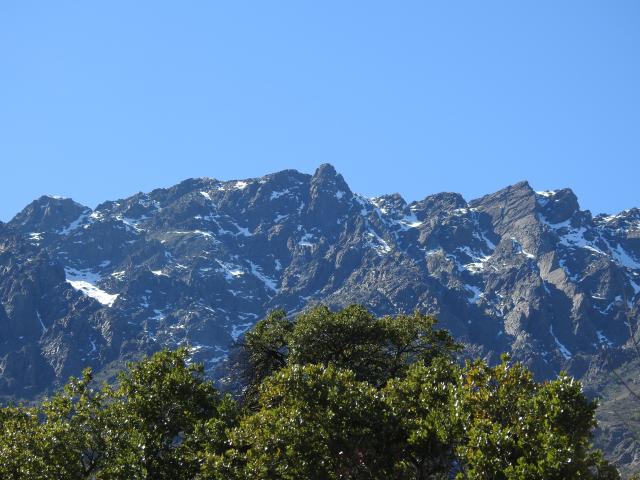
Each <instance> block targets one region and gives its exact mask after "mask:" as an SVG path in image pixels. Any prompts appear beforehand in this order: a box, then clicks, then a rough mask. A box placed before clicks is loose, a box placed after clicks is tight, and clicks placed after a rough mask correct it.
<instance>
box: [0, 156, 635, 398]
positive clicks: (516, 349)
mask: <svg viewBox="0 0 640 480" xmlns="http://www.w3.org/2000/svg"><path fill="white" fill-rule="evenodd" d="M639 293H640V211H639V210H637V209H633V210H629V211H625V212H622V213H619V214H618V215H614V216H605V215H600V216H596V217H592V215H591V213H590V212H588V211H582V210H580V208H579V205H578V200H577V198H576V196H575V195H574V193H573V192H572V191H571V190H569V189H563V190H557V191H545V192H535V191H533V190H532V189H531V187H530V186H529V185H528V184H527V183H526V182H521V183H518V184H516V185H512V186H510V187H507V188H505V189H503V190H500V191H499V192H496V193H493V194H490V195H487V196H485V197H482V198H480V199H477V200H472V201H469V202H467V201H466V200H465V199H464V198H463V197H462V196H461V195H459V194H456V193H439V194H435V195H430V196H428V197H426V198H424V199H423V200H420V201H416V202H412V203H407V202H406V201H405V200H404V199H403V198H402V197H401V196H400V195H398V194H392V195H385V196H381V197H377V198H365V197H363V196H360V195H358V194H356V193H353V192H352V191H351V189H350V188H349V186H348V185H347V184H346V182H345V181H344V179H343V177H342V176H341V175H340V174H339V173H337V172H336V171H335V169H334V168H333V167H332V166H330V165H322V166H320V167H319V168H318V170H317V171H316V172H315V174H314V175H306V174H302V173H299V172H297V171H294V170H287V171H283V172H278V173H275V174H272V175H267V176H265V177H262V178H254V179H246V180H234V181H218V180H215V179H212V178H200V179H189V180H186V181H184V182H182V183H180V184H178V185H176V186H174V187H171V188H166V189H157V190H154V191H152V192H149V193H139V194H137V195H134V196H132V197H130V198H126V199H122V200H117V201H109V202H105V203H103V204H101V205H99V206H98V207H96V208H95V209H93V210H92V209H90V208H88V207H85V206H82V205H79V204H78V203H76V202H74V201H73V200H70V199H61V198H56V197H41V198H40V199H38V200H36V201H34V202H33V203H31V204H30V205H29V206H27V207H26V208H25V209H24V210H23V211H22V212H20V213H19V214H18V215H17V216H16V217H15V218H14V219H13V220H12V221H11V222H9V223H8V224H2V225H0V302H1V304H0V395H3V396H5V397H6V396H11V395H13V396H16V397H22V398H33V397H35V396H36V395H38V394H39V393H41V392H42V391H44V390H46V389H49V388H53V387H55V386H57V385H59V384H60V382H64V381H65V380H66V378H67V377H68V376H69V375H71V374H78V373H79V372H80V371H81V369H82V368H83V367H85V366H93V367H94V368H95V369H96V370H98V371H100V369H102V368H103V367H105V366H108V365H110V364H111V363H112V362H117V361H119V360H122V359H126V358H135V357H136V356H137V355H139V354H143V353H147V352H151V351H154V350H157V349H158V348H162V347H164V346H169V347H175V346H178V345H183V344H189V345H191V347H192V348H193V350H194V353H195V358H196V359H197V360H199V361H202V362H204V363H205V366H206V368H207V369H208V371H210V372H212V373H215V371H216V367H217V366H218V365H219V364H220V362H221V360H223V359H224V358H225V357H226V355H227V353H228V352H229V349H230V347H231V346H232V345H233V344H234V342H235V341H236V340H237V339H238V338H239V337H240V336H241V335H242V333H243V332H244V331H245V330H246V329H248V328H249V327H251V325H253V324H254V323H255V322H256V321H257V320H258V319H260V318H262V317H263V316H264V315H265V314H266V313H267V312H268V311H270V310H272V309H275V308H284V309H285V310H286V311H287V312H289V313H295V312H297V311H300V310H302V309H303V308H305V306H307V305H309V304H314V303H320V302H321V303H325V304H328V305H329V306H331V307H335V308H338V307H341V306H345V305H348V304H351V303H362V304H364V305H366V306H367V307H368V308H370V309H371V310H373V311H374V312H375V313H376V314H380V315H382V314H392V313H398V312H409V311H413V310H415V309H418V310H421V311H423V312H427V313H433V314H436V315H437V316H438V317H439V319H440V322H441V324H442V326H444V327H446V328H448V329H450V330H451V331H452V332H453V333H454V335H455V336H456V338H458V339H459V340H460V341H462V342H464V343H466V344H467V346H468V349H467V351H468V352H469V354H470V355H481V356H483V357H485V358H487V359H489V360H490V361H494V360H496V359H497V358H498V356H499V354H500V353H502V352H511V353H512V355H513V356H514V357H515V358H516V359H519V360H522V361H524V362H525V363H526V364H527V365H528V366H529V367H530V368H532V369H533V370H534V372H535V373H536V375H538V376H539V377H547V378H548V377H551V376H553V375H555V374H556V373H557V372H558V371H559V370H560V369H568V370H569V371H570V372H572V373H574V374H576V375H578V376H581V375H583V374H584V373H585V372H586V371H587V370H589V369H593V368H594V366H597V365H599V364H600V363H602V358H603V356H604V355H605V354H606V355H608V356H609V357H611V356H614V357H615V355H617V354H618V353H617V352H620V351H621V347H622V346H623V345H625V343H627V342H628V340H629V327H628V326H627V324H626V314H631V317H632V318H637V312H638V302H639V299H640V295H638V294H639Z"/></svg>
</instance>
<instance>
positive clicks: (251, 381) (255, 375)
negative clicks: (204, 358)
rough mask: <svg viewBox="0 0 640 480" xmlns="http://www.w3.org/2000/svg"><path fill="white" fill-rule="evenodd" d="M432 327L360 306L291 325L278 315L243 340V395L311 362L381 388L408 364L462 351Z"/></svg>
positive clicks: (321, 312) (311, 315) (311, 313)
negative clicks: (349, 373) (286, 368)
mask: <svg viewBox="0 0 640 480" xmlns="http://www.w3.org/2000/svg"><path fill="white" fill-rule="evenodd" d="M435 325H436V320H435V318H433V317H430V316H427V315H422V314H420V313H418V312H416V313H413V314H411V315H398V316H394V317H392V316H388V317H383V318H376V317H375V316H374V315H372V314H371V313H370V312H368V311H367V310H366V309H365V308H364V307H362V306H360V305H351V306H349V307H346V308H344V309H342V310H339V311H336V312H332V311H331V310H329V309H328V308H327V307H325V306H318V307H315V308H312V309H310V310H308V311H306V312H304V313H302V314H300V315H298V316H297V317H296V318H295V319H294V320H288V319H286V318H285V315H284V312H282V311H278V312H276V313H274V314H272V315H270V316H269V317H267V319H265V320H263V321H261V322H259V323H258V324H257V325H256V327H255V328H254V329H252V330H250V331H249V332H247V334H246V335H245V339H244V342H243V344H242V347H243V349H244V357H245V359H246V366H245V374H244V378H247V379H248V381H247V386H248V390H247V391H248V392H250V393H253V392H255V389H256V388H257V387H258V386H259V385H260V383H261V382H262V381H263V380H264V379H265V378H267V376H269V375H271V374H272V373H274V372H276V371H277V370H279V369H280V368H283V367H284V366H285V365H293V364H299V365H305V364H311V363H322V364H324V365H329V364H332V365H335V366H336V367H338V368H344V369H348V370H351V371H352V372H354V374H355V375H356V377H357V378H358V379H359V380H364V381H368V382H369V383H371V384H372V385H375V386H377V387H382V386H383V385H384V384H385V383H386V381H387V380H388V379H389V378H393V377H396V376H399V375H403V373H404V372H405V371H406V369H407V368H408V366H409V365H411V364H412V363H415V362H423V363H425V364H429V363H430V362H431V361H432V360H433V359H434V358H436V357H440V356H444V357H447V358H452V356H453V354H454V353H455V352H456V351H458V350H459V349H460V346H459V345H458V344H456V343H455V342H454V340H453V338H452V337H451V335H450V334H449V332H447V331H446V330H438V329H436V328H435Z"/></svg>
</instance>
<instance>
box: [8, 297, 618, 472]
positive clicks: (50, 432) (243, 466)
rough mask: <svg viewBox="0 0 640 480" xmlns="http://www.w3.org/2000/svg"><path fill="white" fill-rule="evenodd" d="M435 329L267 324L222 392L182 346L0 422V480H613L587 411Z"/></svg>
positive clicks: (362, 316) (578, 401) (561, 388)
mask: <svg viewBox="0 0 640 480" xmlns="http://www.w3.org/2000/svg"><path fill="white" fill-rule="evenodd" d="M459 348H460V347H459V346H458V345H457V344H456V343H455V342H454V341H453V339H452V338H451V336H450V335H449V334H448V333H447V332H446V331H444V330H439V329H437V328H436V326H435V320H434V319H433V318H432V317H429V316H424V315H421V314H419V313H414V314H412V315H399V316H396V317H383V318H376V317H374V316H373V315H371V314H370V313H369V312H368V311H367V310H366V309H364V308H363V307H360V306H351V307H348V308H346V309H344V310H341V311H338V312H331V311H330V310H328V309H327V308H325V307H317V308H315V309H312V310H310V311H308V312H305V313H303V314H301V315H299V316H298V317H297V318H295V319H289V318H286V316H285V315H284V313H283V312H280V311H279V312H274V313H272V314H271V315H270V316H269V317H268V318H266V319H264V320H262V321H261V322H259V323H258V324H257V325H256V326H255V327H254V328H253V329H252V330H251V331H249V332H248V333H247V334H246V336H245V339H244V341H243V343H242V345H241V355H240V360H239V362H238V364H237V366H238V368H239V371H238V378H240V379H241V388H240V389H239V390H238V391H237V392H236V393H235V394H234V395H231V394H222V393H220V392H219V391H218V390H217V389H216V388H214V386H213V384H212V383H211V382H210V381H208V380H207V379H206V378H205V376H204V373H203V368H202V366H201V365H195V364H192V363H190V362H189V354H188V350H187V349H184V348H183V349H179V350H177V351H167V350H165V351H161V352H158V353H156V354H154V355H153V356H151V357H149V358H147V359H144V360H142V361H140V362H137V363H132V364H131V365H130V366H129V368H128V370H127V371H125V372H123V373H121V374H120V376H119V379H118V382H117V383H116V384H115V385H108V384H105V385H103V386H102V387H100V388H96V387H95V385H94V383H95V382H94V381H93V379H92V375H91V372H90V371H85V372H84V374H83V376H82V378H80V379H71V380H70V382H69V383H68V385H67V386H66V387H65V389H64V390H63V391H62V392H60V393H58V394H57V395H55V396H53V397H51V398H50V399H48V400H46V401H45V402H43V403H42V404H41V405H39V406H35V407H27V406H11V407H6V408H3V409H1V410H0V426H1V431H2V432H3V433H2V435H1V437H0V478H3V479H33V480H39V479H42V480H45V479H47V480H48V479H165V478H166V479H172V480H181V479H199V480H206V479H216V480H217V479H283V480H284V479H291V480H293V479H446V478H453V477H455V478H458V479H540V480H542V479H546V480H549V479H551V480H552V479H568V478H571V479H573V478H581V479H616V478H619V477H618V474H617V472H616V471H615V469H614V468H613V467H612V466H611V465H609V464H608V463H607V462H605V461H603V459H602V457H601V455H600V453H599V452H597V451H594V450H592V449H591V447H590V444H589V439H590V435H591V432H592V430H593V428H594V426H595V411H596V402H594V401H590V400H588V399H587V398H586V397H585V396H584V395H583V393H582V389H581V386H580V384H579V383H578V382H575V381H574V380H573V379H571V378H570V377H568V376H566V375H560V376H559V377H558V378H557V379H555V380H553V381H549V382H543V383H539V382H536V381H534V380H533V377H532V375H531V373H530V372H529V371H527V370H526V369H525V368H524V367H522V366H521V365H519V364H510V362H509V360H508V358H506V357H505V358H503V361H502V363H501V364H499V365H497V366H495V367H490V366H488V365H486V364H485V363H483V362H482V361H476V362H473V363H467V364H466V365H464V366H460V365H459V364H458V363H457V362H456V353H457V352H458V351H459Z"/></svg>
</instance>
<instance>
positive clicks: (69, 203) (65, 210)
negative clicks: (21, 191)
mask: <svg viewBox="0 0 640 480" xmlns="http://www.w3.org/2000/svg"><path fill="white" fill-rule="evenodd" d="M90 211H91V209H90V208H88V207H85V206H84V205H80V204H79V203H77V202H75V201H74V200H72V199H70V198H61V197H55V196H51V195H44V196H42V197H40V198H38V199H37V200H34V201H33V202H31V203H30V204H29V205H27V206H26V207H25V208H24V209H23V210H22V211H21V212H20V213H18V214H17V215H16V216H15V217H14V218H13V219H12V220H11V222H10V224H11V225H13V226H19V227H20V229H22V230H24V229H26V230H29V229H31V231H34V232H53V231H57V230H60V229H63V228H65V227H66V226H68V225H69V223H71V222H72V221H73V220H75V219H77V218H78V217H79V216H80V215H81V214H83V213H89V212H90Z"/></svg>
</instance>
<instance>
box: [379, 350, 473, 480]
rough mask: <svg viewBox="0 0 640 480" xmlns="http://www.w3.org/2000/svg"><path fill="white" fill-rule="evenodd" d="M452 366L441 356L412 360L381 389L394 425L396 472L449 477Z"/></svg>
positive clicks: (454, 430)
mask: <svg viewBox="0 0 640 480" xmlns="http://www.w3.org/2000/svg"><path fill="white" fill-rule="evenodd" d="M458 370H459V368H458V367H457V366H456V365H455V364H454V363H453V362H452V361H450V360H447V359H444V358H440V359H437V360H435V361H434V362H432V363H431V364H430V365H429V366H426V365H424V364H421V363H416V364H414V365H412V366H411V367H409V369H408V371H407V374H406V376H405V377H404V378H396V379H393V380H391V381H390V382H389V383H388V384H387V385H386V387H385V388H384V390H383V391H382V393H383V397H384V400H385V402H386V404H387V405H388V408H389V412H390V414H391V416H392V418H393V421H394V424H395V426H396V439H397V440H396V441H397V442H398V443H397V446H398V447H399V448H398V459H397V464H396V469H395V473H396V475H397V478H403V479H420V480H422V479H436V478H442V479H446V478H449V473H450V472H451V468H452V465H453V464H454V462H455V460H456V457H455V448H454V447H455V444H456V441H457V440H458V439H459V438H460V436H461V434H462V425H461V424H460V422H459V421H458V415H457V412H456V407H457V405H456V399H457V396H456V389H457V381H458Z"/></svg>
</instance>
